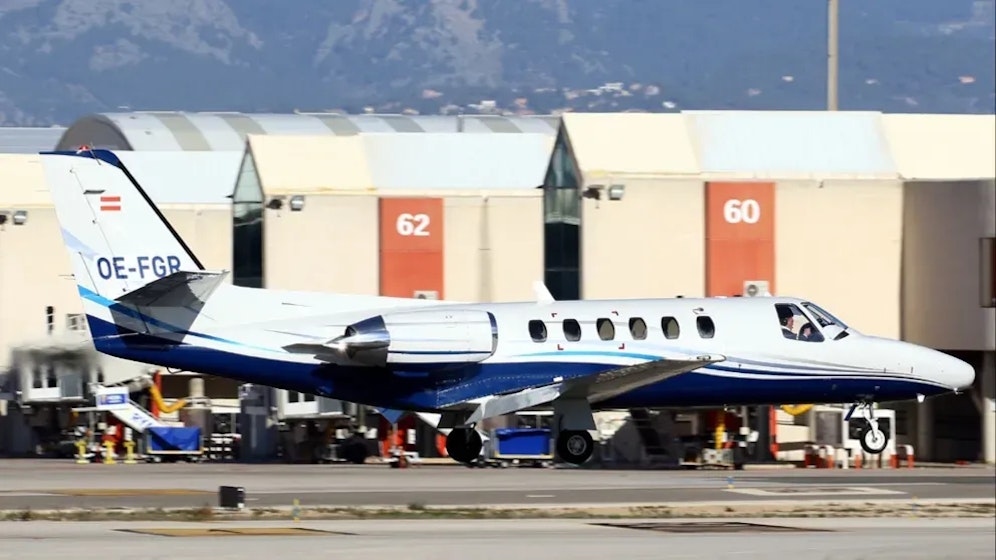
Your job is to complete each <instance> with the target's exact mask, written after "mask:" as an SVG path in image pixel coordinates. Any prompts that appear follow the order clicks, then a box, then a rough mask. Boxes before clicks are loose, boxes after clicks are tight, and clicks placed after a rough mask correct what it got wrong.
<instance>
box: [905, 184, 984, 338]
mask: <svg viewBox="0 0 996 560" xmlns="http://www.w3.org/2000/svg"><path fill="white" fill-rule="evenodd" d="M904 193H905V212H904V239H903V321H902V326H903V338H904V339H906V340H908V341H910V342H915V343H917V344H923V345H926V346H931V347H933V348H941V349H944V350H990V351H991V350H993V349H994V347H996V309H993V308H991V307H990V308H983V307H982V306H981V301H980V300H981V297H980V296H981V285H980V282H981V280H982V271H981V259H980V256H981V251H980V241H979V240H980V238H983V237H993V236H994V232H996V207H994V206H996V183H994V182H993V181H991V180H989V181H961V182H958V181H950V182H948V181H937V182H915V183H907V184H906V185H905V187H904Z"/></svg>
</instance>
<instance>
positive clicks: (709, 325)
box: [695, 315, 716, 338]
mask: <svg viewBox="0 0 996 560" xmlns="http://www.w3.org/2000/svg"><path fill="white" fill-rule="evenodd" d="M695 326H697V327H698V328H699V336H701V337H702V338H712V337H713V336H715V334H716V325H715V324H713V322H712V318H711V317H709V316H707V315H700V316H698V317H696V318H695Z"/></svg>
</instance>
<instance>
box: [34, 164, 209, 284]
mask: <svg viewBox="0 0 996 560" xmlns="http://www.w3.org/2000/svg"><path fill="white" fill-rule="evenodd" d="M42 164H43V167H44V169H45V174H46V177H47V181H48V184H49V189H50V190H51V193H52V199H53V202H54V203H55V211H56V216H57V217H58V220H59V224H60V226H61V227H62V237H63V240H64V241H65V244H66V248H67V249H68V251H69V257H70V260H71V261H72V266H73V272H74V274H75V276H76V283H77V284H78V285H79V287H80V289H81V292H82V291H83V290H87V291H90V292H92V293H94V294H96V295H98V296H100V297H103V298H107V299H117V298H118V297H120V296H122V295H124V294H126V293H128V292H132V291H135V290H137V289H139V288H141V287H143V286H145V285H147V284H149V283H151V282H153V281H155V280H158V279H160V278H164V277H166V276H169V275H170V274H173V273H175V272H178V271H188V272H193V271H199V270H203V269H204V267H203V266H202V265H201V263H200V261H198V260H197V257H195V256H194V254H193V252H192V251H191V250H190V248H189V247H187V245H186V244H185V243H184V242H183V240H182V239H180V236H179V235H177V233H176V231H175V230H174V229H173V227H172V226H171V225H170V224H169V222H168V221H167V220H166V218H165V217H164V216H163V215H162V213H161V212H159V209H158V208H156V206H155V204H154V203H153V202H152V200H151V199H150V198H149V196H148V194H146V193H145V191H144V190H142V187H141V186H140V185H139V184H138V182H137V181H135V178H134V177H133V176H132V175H131V173H130V172H129V171H128V170H127V169H126V168H125V166H124V164H123V163H121V160H119V159H118V157H117V156H116V155H114V154H113V153H112V152H110V151H107V150H86V151H83V150H80V151H76V152H72V151H70V152H43V153H42Z"/></svg>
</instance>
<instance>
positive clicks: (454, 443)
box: [446, 428, 484, 464]
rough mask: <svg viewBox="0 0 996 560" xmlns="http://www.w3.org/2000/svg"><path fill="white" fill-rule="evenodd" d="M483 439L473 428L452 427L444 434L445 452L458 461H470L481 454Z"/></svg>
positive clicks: (466, 462)
mask: <svg viewBox="0 0 996 560" xmlns="http://www.w3.org/2000/svg"><path fill="white" fill-rule="evenodd" d="M482 447H484V441H483V440H481V434H479V433H477V430H475V429H473V428H453V429H452V430H451V431H450V433H449V435H447V436H446V453H447V455H449V456H450V458H452V459H453V460H454V461H457V462H459V463H465V464H468V463H472V462H473V461H475V460H476V459H477V458H478V457H479V456H480V454H481V448H482Z"/></svg>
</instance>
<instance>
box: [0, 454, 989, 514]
mask: <svg viewBox="0 0 996 560" xmlns="http://www.w3.org/2000/svg"><path fill="white" fill-rule="evenodd" d="M731 477H732V478H731ZM222 485H225V486H241V487H243V488H244V489H245V492H246V505H247V506H248V507H250V508H253V507H280V506H289V505H291V504H292V503H293V501H294V500H295V499H298V500H300V504H301V505H302V506H372V505H402V506H404V505H410V504H415V503H417V504H421V505H426V506H431V505H451V506H471V507H480V506H495V505H526V504H529V505H550V504H560V505H570V504H587V505H591V504H661V503H677V502H738V501H741V502H742V501H758V500H771V501H784V500H807V499H809V500H813V499H817V500H827V499H833V500H835V501H843V500H860V501H868V500H871V499H874V500H909V499H911V498H913V497H916V498H917V499H920V500H938V499H952V500H963V499H976V500H978V499H989V500H992V499H993V497H994V495H996V477H994V471H993V469H992V468H968V469H953V468H952V469H919V468H918V469H898V470H895V469H882V470H822V469H820V470H815V469H791V470H768V471H761V470H757V471H751V470H748V471H670V470H652V471H651V470H633V471H621V470H584V469H538V468H518V469H516V468H512V469H470V468H466V467H461V466H423V467H417V468H409V469H391V468H389V467H387V466H386V465H363V466H345V465H343V466H339V465H335V466H331V465H246V464H217V463H216V464H210V463H208V464H186V463H181V464H158V465H157V464H137V465H124V464H116V465H102V464H90V465H77V464H75V463H73V462H71V461H55V460H33V459H24V460H20V459H12V460H0V510H23V509H27V508H30V509H32V510H41V509H61V508H79V507H85V508H111V507H136V508H157V507H162V508H172V507H192V508H197V507H201V506H204V505H212V506H214V505H217V503H218V502H217V500H218V498H217V492H218V487H219V486H222ZM731 485H732V488H731V487H730V486H731Z"/></svg>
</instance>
